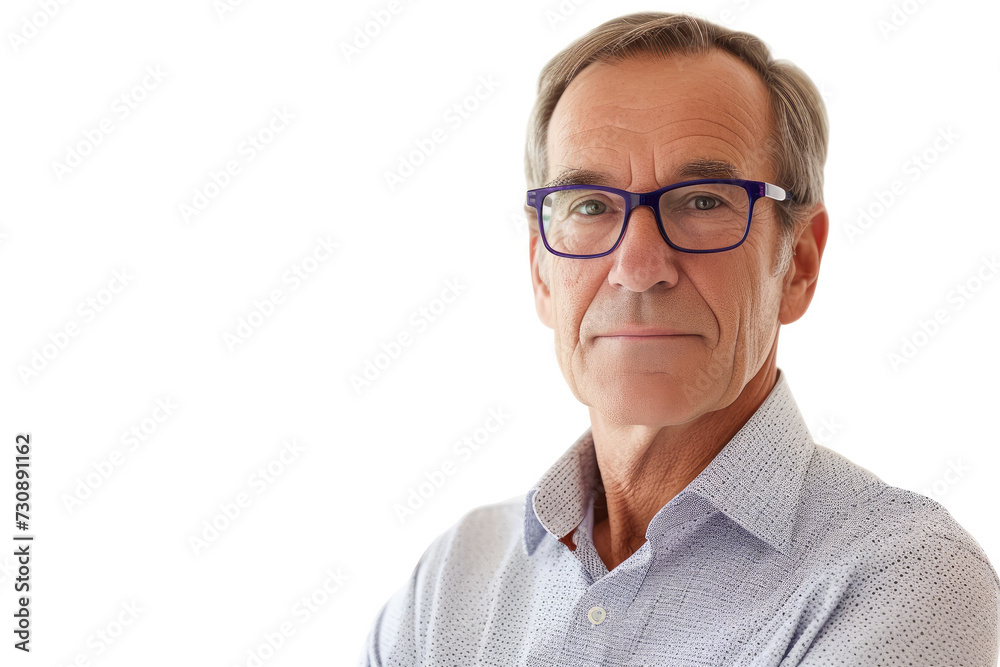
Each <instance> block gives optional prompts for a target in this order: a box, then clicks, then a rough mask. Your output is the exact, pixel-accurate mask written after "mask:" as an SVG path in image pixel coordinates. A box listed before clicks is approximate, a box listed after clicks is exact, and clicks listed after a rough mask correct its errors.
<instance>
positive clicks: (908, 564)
mask: <svg viewBox="0 0 1000 667" xmlns="http://www.w3.org/2000/svg"><path fill="white" fill-rule="evenodd" d="M809 477H810V479H809V480H808V481H807V485H808V488H807V489H806V491H808V493H805V494H804V500H803V510H802V514H800V517H801V516H805V517H807V518H808V520H806V521H804V522H803V523H804V524H805V525H807V526H809V527H808V528H803V529H802V532H801V534H800V538H801V544H803V545H806V548H804V549H803V551H802V552H801V553H800V560H799V563H800V565H801V566H803V567H805V568H807V569H809V570H812V571H816V572H822V573H824V574H823V576H824V577H827V578H828V579H829V581H830V583H831V584H832V585H831V587H830V589H831V590H835V591H837V594H836V595H835V596H834V599H831V600H830V602H831V605H830V607H829V614H830V615H829V616H828V617H827V618H826V619H825V622H824V624H823V625H822V629H821V630H820V631H819V633H818V635H817V636H816V639H815V644H814V650H813V652H812V653H811V654H810V655H811V656H819V655H820V654H822V655H823V656H824V660H825V659H828V658H829V657H830V656H831V655H836V656H838V657H839V658H843V659H844V660H846V661H847V662H848V663H850V662H851V660H860V659H861V658H862V657H863V656H864V655H870V654H867V653H865V651H870V650H871V648H870V647H871V646H878V647H879V651H883V653H879V655H880V656H888V655H890V654H892V655H893V656H894V658H900V657H901V656H906V657H909V658H915V659H918V660H925V659H928V658H930V659H931V660H932V662H933V664H962V665H976V666H979V665H987V664H989V665H991V666H992V665H993V664H995V661H996V650H997V632H998V614H1000V607H998V605H1000V578H998V577H997V573H996V570H995V569H994V567H993V565H992V564H991V563H990V561H989V559H988V558H987V556H986V553H985V552H984V551H983V549H982V547H981V546H980V545H979V543H978V542H976V540H975V539H974V538H973V537H972V535H970V534H969V532H968V531H967V530H965V528H963V527H962V526H961V525H960V524H959V523H958V521H956V520H955V518H954V517H953V516H952V515H951V513H950V512H948V510H947V509H945V508H944V507H943V506H942V505H941V504H940V503H938V502H937V501H935V500H933V499H931V498H928V497H926V496H923V495H921V494H919V493H916V492H913V491H909V490H906V489H902V488H899V487H895V486H891V485H889V484H887V483H885V482H884V481H883V480H881V479H879V478H878V477H877V476H875V475H874V474H872V473H871V472H869V471H868V470H866V469H864V468H863V467H861V466H858V465H856V464H854V463H852V462H851V461H849V460H848V459H846V458H845V457H843V456H841V455H839V454H837V453H836V452H833V451H832V450H829V449H827V448H825V447H822V446H818V445H817V451H816V455H815V457H814V459H813V461H812V464H811V466H810V472H809ZM866 647H867V648H866ZM893 651H897V652H898V653H892V652H893ZM921 656H922V657H921ZM802 664H809V665H812V664H814V663H813V662H810V661H805V662H804V663H802ZM815 664H827V663H825V662H817V663H815ZM921 664H924V663H921ZM928 664H929V663H928Z"/></svg>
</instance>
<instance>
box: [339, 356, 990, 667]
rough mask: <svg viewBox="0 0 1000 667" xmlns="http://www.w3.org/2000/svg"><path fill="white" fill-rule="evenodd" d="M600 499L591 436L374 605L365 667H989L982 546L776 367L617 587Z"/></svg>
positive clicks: (468, 522) (440, 540) (664, 513)
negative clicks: (825, 441) (852, 447)
mask: <svg viewBox="0 0 1000 667" xmlns="http://www.w3.org/2000/svg"><path fill="white" fill-rule="evenodd" d="M599 484H600V475H599V471H598V467H597V459H596V455H595V452H594V443H593V439H592V437H591V432H590V429H588V430H587V431H586V432H584V433H583V435H581V436H580V437H579V438H578V439H577V440H576V442H574V443H573V445H572V446H571V447H570V448H569V450H567V451H566V452H565V454H563V455H562V456H561V457H560V458H559V460H558V461H556V463H555V464H553V466H552V467H551V468H550V469H549V470H548V471H547V472H546V473H545V474H544V475H543V476H542V477H541V479H540V480H539V482H538V483H537V484H536V485H535V486H534V487H533V488H532V489H531V490H530V491H529V492H528V493H527V495H526V496H520V495H519V496H517V497H515V498H512V499H510V500H507V501H504V502H500V503H496V504H493V505H487V506H483V507H479V508H476V509H474V510H472V511H470V512H468V513H467V514H466V515H464V516H463V517H462V518H461V519H460V520H459V521H458V522H457V523H456V524H455V525H454V526H453V527H452V528H450V529H449V530H447V531H446V532H444V533H443V534H442V535H440V536H438V537H437V538H436V539H435V540H434V541H433V542H432V543H431V545H430V546H429V547H428V548H427V550H426V551H425V552H424V554H423V555H422V557H421V558H420V560H419V562H418V563H417V565H416V567H415V568H414V570H413V573H412V575H411V576H410V579H409V581H408V582H407V583H406V585H405V586H403V587H402V588H401V589H399V590H398V591H397V592H396V594H395V595H394V596H392V598H391V599H389V601H388V602H386V604H385V605H384V606H383V608H382V609H381V611H380V612H379V614H378V616H377V618H376V619H375V622H374V624H373V626H372V628H371V631H370V632H369V635H368V638H367V641H366V645H365V647H364V651H363V654H362V655H361V657H360V660H359V665H362V666H370V667H375V666H385V667H396V666H403V665H421V666H445V665H447V666H449V667H451V666H464V665H495V666H501V665H504V666H505V665H526V666H530V667H542V666H551V665H560V666H563V665H573V666H580V665H584V666H588V667H589V666H597V665H610V666H616V665H658V666H661V667H673V666H677V667H681V666H683V667H702V666H705V667H707V666H713V667H715V666H723V665H725V666H747V667H765V666H767V667H770V666H780V667H790V666H792V665H798V666H802V667H834V666H836V667H858V666H862V667H867V666H869V665H870V666H875V665H880V666H881V665H893V666H897V665H898V666H901V667H902V666H904V665H905V666H907V667H911V666H912V667H919V666H926V667H932V666H933V667H951V666H954V667H994V666H995V665H996V664H997V647H998V636H997V632H998V628H997V622H998V598H1000V596H998V592H1000V579H998V578H997V574H996V571H995V570H994V569H993V567H992V565H991V564H990V562H989V560H988V559H987V557H986V554H985V553H984V552H983V550H982V549H981V548H980V546H979V544H977V543H976V541H975V540H974V539H973V538H972V537H971V535H969V533H968V532H966V531H965V530H964V529H963V528H962V527H961V526H960V525H959V524H958V523H957V522H956V521H955V520H954V519H953V518H952V516H951V515H950V514H949V513H948V511H947V510H945V509H944V507H942V506H941V505H940V504H938V503H937V502H935V501H933V500H931V499H929V498H926V497H924V496H922V495H919V494H917V493H913V492H911V491H907V490H904V489H900V488H896V487H893V486H889V485H888V484H886V483H885V482H883V481H882V480H881V479H879V478H878V477H876V476H875V475H873V474H872V473H870V472H869V471H868V470H866V469H864V468H862V467H861V466H858V465H856V464H854V463H852V462H851V461H849V460H848V459H846V458H844V457H843V456H840V455H839V454H837V453H836V452H834V451H832V450H830V449H827V448H826V447H823V446H821V445H818V444H815V443H814V442H813V438H812V436H811V434H810V433H809V430H808V428H807V427H806V425H805V422H804V421H803V418H802V415H801V413H800V412H799V409H798V406H797V405H796V403H795V400H794V398H793V397H792V394H791V392H790V390H789V388H788V384H787V382H786V378H785V374H784V372H782V371H781V370H780V369H779V370H778V380H777V382H776V384H775V386H774V388H773V389H772V391H771V393H770V394H769V395H768V397H767V399H766V400H765V401H764V403H763V404H762V405H761V406H760V408H759V409H758V410H757V412H755V413H754V415H753V416H752V417H751V419H750V420H749V421H748V422H747V423H746V424H745V425H744V426H743V428H742V429H740V431H739V432H738V433H737V434H736V435H735V436H734V437H733V439H732V440H731V441H730V442H729V443H727V444H726V446H725V447H724V448H723V449H722V450H721V451H720V452H719V454H718V455H717V456H716V457H715V458H714V459H713V460H712V461H711V462H710V463H709V465H708V466H707V467H706V468H705V469H704V470H703V471H702V472H701V473H700V474H699V475H698V476H697V477H696V478H695V479H694V480H693V481H692V482H691V483H690V484H689V485H688V486H687V487H685V489H684V490H683V491H682V492H681V493H679V494H678V495H677V496H676V497H674V498H673V499H671V500H670V502H668V503H667V504H666V505H664V507H663V508H662V509H661V510H660V511H659V512H658V513H657V514H656V515H655V516H654V517H653V519H652V520H651V521H650V524H649V527H648V529H647V531H646V542H645V543H644V544H643V545H642V546H641V547H640V548H639V549H638V550H637V551H636V552H635V553H633V554H632V555H631V556H630V557H629V558H628V559H626V560H625V561H624V562H622V563H621V564H619V565H618V566H617V567H615V568H614V570H612V571H610V572H609V571H608V570H607V568H606V567H605V565H604V563H603V561H602V560H601V558H600V557H599V555H598V554H597V551H596V550H595V549H594V545H593V542H592V535H593V521H594V509H593V501H594V489H595V488H599ZM571 532H572V533H573V536H572V539H573V542H574V543H575V546H576V549H570V547H569V546H567V545H566V544H564V543H562V542H560V541H559V539H561V538H563V537H564V536H566V535H567V534H569V533H571Z"/></svg>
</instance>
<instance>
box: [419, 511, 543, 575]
mask: <svg viewBox="0 0 1000 667" xmlns="http://www.w3.org/2000/svg"><path fill="white" fill-rule="evenodd" d="M523 530H524V495H519V496H514V497H512V498H508V499H507V500H503V501H500V502H496V503H491V504H488V505H481V506H479V507H475V508H473V509H471V510H469V511H467V512H466V513H465V514H463V515H462V516H461V518H459V520H458V521H456V522H455V523H454V524H453V525H452V526H451V527H450V528H449V529H448V530H446V531H444V532H443V533H441V534H440V535H438V537H437V538H435V539H434V541H433V542H432V543H431V544H430V546H429V547H428V548H427V550H426V552H425V553H424V555H423V557H422V558H421V560H420V563H419V564H418V567H422V568H425V569H433V570H436V571H438V572H439V573H440V572H441V571H442V570H444V569H449V568H450V569H456V568H463V569H466V570H472V569H475V570H481V571H483V572H488V573H492V572H494V571H495V570H496V568H497V567H499V565H500V564H501V562H502V560H503V559H504V558H505V557H509V556H510V554H511V552H512V551H514V550H515V549H518V550H519V549H520V545H521V539H522V534H523Z"/></svg>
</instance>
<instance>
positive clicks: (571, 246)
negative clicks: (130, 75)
mask: <svg viewBox="0 0 1000 667" xmlns="http://www.w3.org/2000/svg"><path fill="white" fill-rule="evenodd" d="M826 141H827V121H826V114H825V110H824V107H823V102H822V99H821V97H820V95H819V93H818V92H817V90H816V87H815V86H814V85H813V83H812V82H811V81H810V80H809V78H808V77H807V76H806V75H805V74H803V73H802V72H801V70H799V69H798V68H796V67H795V66H793V65H791V64H789V63H787V62H782V61H775V60H773V59H772V58H771V56H770V54H769V51H768V49H767V47H766V46H765V45H764V44H763V43H761V41H760V40H758V39H757V38H755V37H753V36H751V35H748V34H746V33H740V32H734V31H731V30H728V29H725V28H722V27H720V26H717V25H714V24H712V23H709V22H706V21H703V20H700V19H697V18H693V17H690V16H686V15H672V14H662V13H646V14H633V15H629V16H624V17H621V18H618V19H615V20H612V21H609V22H607V23H605V24H603V25H601V26H599V27H597V28H596V29H594V30H593V31H591V32H590V33H589V34H587V35H585V36H584V37H582V38H581V39H579V40H577V41H576V42H574V43H573V44H571V45H570V46H569V47H567V48H566V49H565V50H563V51H562V52H561V53H559V54H558V55H556V56H555V57H554V58H553V59H552V60H551V61H550V62H549V63H548V64H547V65H546V67H545V68H544V70H543V72H542V74H541V77H540V80H539V90H538V99H537V102H536V104H535V108H534V111H533V113H532V116H531V120H530V127H529V130H528V142H527V151H526V158H525V166H526V171H527V179H528V183H529V187H530V188H531V189H530V190H528V193H527V200H526V201H527V207H526V208H527V211H528V214H529V216H530V219H531V223H532V225H531V228H530V229H531V232H530V261H531V281H532V285H533V287H534V296H535V306H536V309H537V312H538V316H539V317H540V318H541V320H542V322H544V323H545V324H546V325H547V326H549V327H551V328H552V329H553V331H554V333H555V345H556V352H557V357H558V360H559V366H560V368H561V370H562V373H563V375H564V376H565V378H566V382H567V383H568V384H569V387H570V389H571V390H572V392H573V394H574V395H575V396H576V397H577V399H579V400H580V401H581V402H582V403H584V404H586V405H587V406H589V411H590V422H591V425H590V428H588V429H587V431H586V432H584V433H583V434H582V435H581V436H580V437H579V439H577V441H576V442H575V443H573V445H572V446H571V447H570V448H569V449H568V451H566V452H565V454H564V455H563V456H562V457H561V458H559V460H558V461H557V462H556V463H555V464H554V465H553V466H552V467H551V468H550V469H549V470H548V471H547V472H545V474H544V475H542V476H541V478H540V480H539V482H538V483H537V484H536V485H535V486H534V487H533V488H532V489H531V490H530V491H529V492H528V493H527V495H526V496H518V497H516V498H514V499H512V500H509V501H506V502H501V503H497V504H494V505H489V506H485V507H480V508H477V509H475V510H473V511H471V512H469V513H468V514H466V515H465V516H464V517H463V518H462V519H461V520H460V521H459V522H458V523H457V524H456V525H455V526H454V527H452V528H451V529H450V530H448V531H447V532H445V533H444V534H443V535H441V536H439V537H438V538H437V539H436V540H435V541H434V542H433V543H432V544H431V545H430V547H429V548H428V549H427V550H426V552H425V553H424V554H423V556H422V557H421V559H420V561H419V562H418V564H417V566H416V568H415V570H414V571H413V574H412V576H411V578H410V580H409V582H408V583H407V584H406V585H405V586H404V587H403V588H402V589H400V590H399V591H398V592H397V593H396V595H395V596H393V597H392V598H391V599H390V600H389V601H388V602H387V603H386V605H385V606H384V607H383V609H382V611H381V612H380V614H379V616H378V618H377V619H376V621H375V624H374V627H373V628H372V630H371V633H370V635H369V637H368V643H367V647H366V649H365V652H364V655H363V656H362V660H361V663H362V664H368V665H387V666H388V665H539V666H540V665H574V666H575V665H676V666H684V667H692V666H694V665H754V666H758V667H760V666H765V665H782V666H788V665H808V666H814V667H819V666H820V665H831V666H832V665H850V666H857V665H935V666H945V665H949V666H950V665H954V666H956V667H957V666H962V667H993V666H994V665H995V664H996V660H997V600H998V588H1000V581H998V579H997V575H996V572H995V571H994V569H993V568H992V566H991V565H990V563H989V561H988V559H987V557H986V555H985V554H984V553H983V551H982V549H981V548H980V547H979V545H978V544H977V543H976V542H975V540H974V539H973V538H972V537H971V536H970V535H969V534H968V533H967V532H966V531H965V530H964V529H963V528H962V527H961V526H959V525H958V524H957V523H956V522H955V520H954V519H953V518H952V517H951V516H950V515H949V513H948V512H947V511H946V510H945V509H944V508H943V507H942V506H941V505H939V504H938V503H936V502H934V501H933V500H930V499H928V498H925V497H923V496H921V495H918V494H916V493H913V492H910V491H906V490H903V489H899V488H896V487H892V486H889V485H887V484H886V483H885V482H883V481H882V480H881V479H879V478H878V477H876V476H875V475H873V474H872V473H870V472H868V471H867V470H865V469H864V468H862V467H860V466H858V465H856V464H854V463H852V462H851V461H849V460H847V459H845V458H844V457H842V456H840V455H838V454H837V453H835V452H833V451H831V450H829V449H827V448H825V447H822V446H820V445H818V444H815V443H814V442H813V439H812V436H811V434H810V433H809V430H808V429H807V427H806V424H805V423H804V421H803V418H802V415H801V413H800V412H799V410H798V407H797V405H796V403H795V400H794V399H793V397H792V394H791V390H790V388H789V383H788V380H787V378H786V377H785V374H784V373H783V372H782V371H781V369H779V368H778V367H777V365H776V352H777V345H778V330H779V328H780V325H782V324H790V323H792V322H794V321H795V320H797V319H798V318H799V317H801V316H802V315H803V314H804V313H805V311H806V309H807V308H808V306H809V303H810V301H811V300H812V296H813V293H814V290H815V288H816V282H817V278H818V276H819V269H820V261H821V258H822V256H823V249H824V247H825V244H826V238H827V229H828V218H827V212H826V209H825V208H824V205H823V203H822V187H823V163H824V161H825V158H826ZM543 183H544V184H543Z"/></svg>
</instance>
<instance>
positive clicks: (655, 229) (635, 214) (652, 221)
mask: <svg viewBox="0 0 1000 667" xmlns="http://www.w3.org/2000/svg"><path fill="white" fill-rule="evenodd" d="M647 218H648V220H647ZM637 222H638V223H639V224H638V225H636V223H637ZM625 225H626V229H625V237H624V238H623V239H622V241H621V242H622V243H625V241H626V240H627V239H628V238H629V237H630V236H642V237H643V238H644V239H645V238H646V235H647V234H650V233H652V234H653V236H655V237H656V239H658V240H659V241H660V242H661V243H663V245H667V241H666V239H664V238H663V233H662V232H661V231H660V226H659V224H658V223H657V221H656V212H655V211H654V210H653V207H652V206H650V205H649V204H637V205H636V207H635V208H634V209H632V213H631V214H629V216H628V220H627V221H626V223H625ZM636 226H638V227H639V228H641V229H643V230H644V231H642V232H640V234H638V235H637V234H636V231H637V230H636V229H633V227H636ZM650 230H652V232H650Z"/></svg>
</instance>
